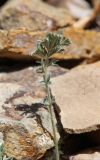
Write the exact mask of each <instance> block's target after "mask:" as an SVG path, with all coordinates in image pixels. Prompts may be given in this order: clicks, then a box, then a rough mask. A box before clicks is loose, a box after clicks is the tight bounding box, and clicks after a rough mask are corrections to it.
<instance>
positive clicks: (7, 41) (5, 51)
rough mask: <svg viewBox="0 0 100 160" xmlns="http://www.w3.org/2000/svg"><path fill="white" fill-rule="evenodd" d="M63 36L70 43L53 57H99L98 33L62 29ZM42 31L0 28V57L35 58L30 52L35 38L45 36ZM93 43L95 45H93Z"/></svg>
mask: <svg viewBox="0 0 100 160" xmlns="http://www.w3.org/2000/svg"><path fill="white" fill-rule="evenodd" d="M63 33H64V36H65V37H67V38H69V39H70V40H71V45H70V46H67V47H66V48H65V51H64V53H63V54H62V53H59V54H57V53H56V54H55V55H54V56H53V58H55V59H59V60H68V59H83V58H84V59H89V60H91V61H92V60H98V59H99V58H100V33H98V32H95V31H92V32H91V31H88V30H87V31H85V30H79V29H73V28H69V29H64V30H63ZM45 34H46V33H44V32H32V31H29V30H27V29H20V30H10V31H5V30H3V31H2V30H0V37H1V38H0V57H3V58H12V59H26V60H33V59H34V58H35V59H36V57H35V56H33V58H32V56H31V55H32V53H33V52H34V51H35V50H36V44H37V40H39V39H42V38H44V37H45ZM94 44H95V45H94Z"/></svg>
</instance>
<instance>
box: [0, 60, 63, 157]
mask: <svg viewBox="0 0 100 160" xmlns="http://www.w3.org/2000/svg"><path fill="white" fill-rule="evenodd" d="M20 65H21V67H19V66H20ZM20 65H19V64H18V63H16V64H15V65H12V66H8V67H7V66H6V65H5V66H2V68H1V67H0V69H1V70H3V72H2V73H0V133H2V134H3V140H4V144H5V146H4V147H5V153H6V154H7V156H12V157H14V158H16V159H17V160H22V159H32V160H37V159H39V158H41V157H42V156H44V154H45V153H46V151H47V150H48V149H51V148H52V147H53V146H54V143H53V134H52V127H51V121H50V115H49V113H48V110H47V109H46V108H45V107H44V106H43V104H42V101H43V98H44V96H45V91H44V89H43V88H42V87H41V85H40V81H41V74H40V73H37V70H38V67H35V66H31V67H28V66H26V68H22V64H20ZM51 71H53V74H52V76H57V75H59V74H64V73H65V70H64V69H63V68H62V69H61V68H60V67H56V68H54V67H53V68H51V69H50V70H49V72H50V73H51ZM56 123H57V121H56V119H55V124H56ZM57 135H58V139H59V133H58V132H57ZM0 141H1V138H0Z"/></svg>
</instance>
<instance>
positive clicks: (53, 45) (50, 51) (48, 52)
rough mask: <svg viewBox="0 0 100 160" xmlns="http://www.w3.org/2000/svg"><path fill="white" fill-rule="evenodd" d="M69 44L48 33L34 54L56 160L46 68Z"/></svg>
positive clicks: (54, 133)
mask: <svg viewBox="0 0 100 160" xmlns="http://www.w3.org/2000/svg"><path fill="white" fill-rule="evenodd" d="M69 44H70V41H69V40H68V39H66V38H65V37H63V36H62V35H61V34H55V33H48V34H47V36H46V38H45V39H44V40H41V41H38V43H37V50H36V51H35V53H34V54H36V55H37V56H38V57H39V58H40V59H41V62H40V64H41V71H42V73H43V81H42V82H43V84H44V86H45V90H46V97H45V98H44V101H43V103H44V105H45V106H46V107H47V109H48V111H49V113H50V118H51V123H52V129H53V135H54V144H55V154H56V160H59V159H60V158H59V148H58V141H57V136H56V127H55V123H54V118H53V114H54V112H53V103H54V101H55V100H54V97H53V96H52V93H51V88H50V84H51V81H50V74H48V67H49V66H51V65H54V64H55V62H56V61H55V60H53V59H52V58H51V57H52V56H53V55H54V53H59V52H62V51H64V46H66V45H69Z"/></svg>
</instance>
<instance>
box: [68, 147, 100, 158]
mask: <svg viewBox="0 0 100 160" xmlns="http://www.w3.org/2000/svg"><path fill="white" fill-rule="evenodd" d="M99 159H100V146H99V147H96V148H90V149H88V150H85V151H84V152H82V153H79V154H77V155H74V156H72V157H70V158H69V160H99Z"/></svg>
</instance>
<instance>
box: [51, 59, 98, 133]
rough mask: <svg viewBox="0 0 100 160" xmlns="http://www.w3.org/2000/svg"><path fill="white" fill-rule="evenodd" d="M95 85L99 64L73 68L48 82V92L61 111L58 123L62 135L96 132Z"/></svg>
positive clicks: (96, 96) (96, 100) (96, 104)
mask: <svg viewBox="0 0 100 160" xmlns="http://www.w3.org/2000/svg"><path fill="white" fill-rule="evenodd" d="M99 82H100V62H98V63H95V64H91V65H86V66H84V65H83V66H80V67H77V68H76V69H73V70H72V71H70V72H68V73H66V74H64V75H62V76H59V77H57V78H54V79H52V92H53V94H54V96H55V98H56V101H57V104H59V107H60V108H61V122H62V124H63V127H64V129H65V130H66V132H68V133H84V132H90V131H95V130H99V129H100V116H99V113H100V107H99V106H100V83H99ZM59 84H60V90H59ZM62 93H63V94H62Z"/></svg>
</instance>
